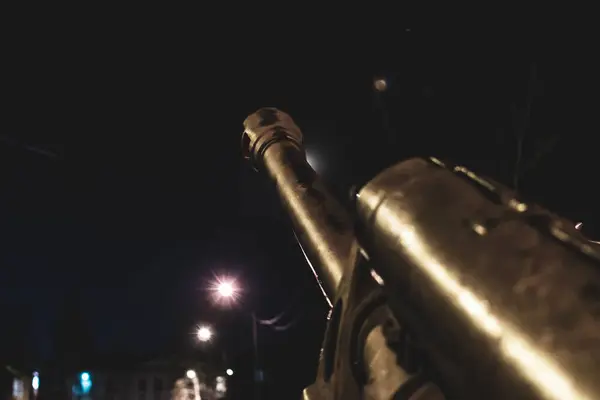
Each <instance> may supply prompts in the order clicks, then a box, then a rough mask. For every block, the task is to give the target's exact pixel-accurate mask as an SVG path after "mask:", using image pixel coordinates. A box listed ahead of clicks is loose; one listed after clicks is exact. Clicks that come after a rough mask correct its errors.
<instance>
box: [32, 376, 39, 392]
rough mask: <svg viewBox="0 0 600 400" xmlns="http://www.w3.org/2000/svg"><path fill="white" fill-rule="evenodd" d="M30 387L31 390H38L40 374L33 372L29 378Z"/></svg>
mask: <svg viewBox="0 0 600 400" xmlns="http://www.w3.org/2000/svg"><path fill="white" fill-rule="evenodd" d="M31 387H32V388H33V390H38V389H39V388H40V376H39V374H38V373H37V372H34V373H33V378H32V379H31Z"/></svg>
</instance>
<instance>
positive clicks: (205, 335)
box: [196, 326, 213, 342]
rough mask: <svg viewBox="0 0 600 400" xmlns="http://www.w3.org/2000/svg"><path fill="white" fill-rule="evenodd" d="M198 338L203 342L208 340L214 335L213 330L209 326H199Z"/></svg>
mask: <svg viewBox="0 0 600 400" xmlns="http://www.w3.org/2000/svg"><path fill="white" fill-rule="evenodd" d="M196 335H197V336H198V340H199V341H201V342H208V341H209V340H210V339H212V337H213V332H212V330H211V329H210V328H209V327H208V326H201V327H199V328H198V332H197V333H196Z"/></svg>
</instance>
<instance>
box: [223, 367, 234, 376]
mask: <svg viewBox="0 0 600 400" xmlns="http://www.w3.org/2000/svg"><path fill="white" fill-rule="evenodd" d="M225 373H226V374H227V375H228V376H231V375H233V370H232V369H231V368H227V370H226V371H225Z"/></svg>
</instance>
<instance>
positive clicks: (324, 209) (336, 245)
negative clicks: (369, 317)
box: [242, 108, 355, 305]
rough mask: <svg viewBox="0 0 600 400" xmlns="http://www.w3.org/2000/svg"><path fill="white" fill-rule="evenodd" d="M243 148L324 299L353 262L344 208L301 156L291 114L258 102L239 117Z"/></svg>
mask: <svg viewBox="0 0 600 400" xmlns="http://www.w3.org/2000/svg"><path fill="white" fill-rule="evenodd" d="M244 128H245V130H244V133H243V135H242V150H243V152H244V154H245V156H246V158H248V159H250V160H251V161H252V164H253V165H254V167H255V168H256V169H264V170H266V172H267V173H268V174H269V175H270V177H271V179H272V180H273V181H274V183H275V186H276V188H277V191H278V192H279V197H280V198H281V201H282V203H283V205H284V207H285V208H286V210H287V212H288V214H289V215H290V217H291V219H292V223H293V226H294V232H295V234H296V237H297V239H298V242H299V244H300V246H301V248H302V251H303V252H304V254H305V256H306V258H307V261H308V263H309V264H310V266H311V268H312V270H313V272H314V274H315V277H316V278H317V281H318V282H319V285H320V286H321V289H322V290H323V292H324V294H325V296H326V298H327V300H328V301H329V304H330V305H331V304H332V301H333V298H334V297H335V295H336V291H337V288H338V286H339V284H340V281H341V279H342V276H343V275H344V271H345V270H347V269H348V268H349V266H350V265H352V263H353V253H354V251H353V249H354V248H355V247H354V244H355V238H354V233H353V226H352V223H351V221H350V218H349V216H348V215H347V214H346V212H345V211H344V208H343V207H342V206H341V204H339V203H338V202H337V201H336V200H335V198H334V197H333V196H332V195H331V194H330V193H329V191H328V190H327V189H326V188H325V186H324V185H323V183H322V182H321V180H320V179H319V177H318V176H317V173H316V172H315V171H314V170H313V169H312V168H311V166H310V165H309V164H308V162H307V161H306V153H305V151H304V148H303V147H302V133H301V131H300V129H299V128H298V126H296V124H295V123H294V121H293V120H292V118H291V117H290V116H289V115H287V114H286V113H283V112H281V111H279V110H277V109H275V108H262V109H260V110H258V111H257V112H255V113H254V114H252V115H250V116H249V117H248V118H246V120H245V121H244Z"/></svg>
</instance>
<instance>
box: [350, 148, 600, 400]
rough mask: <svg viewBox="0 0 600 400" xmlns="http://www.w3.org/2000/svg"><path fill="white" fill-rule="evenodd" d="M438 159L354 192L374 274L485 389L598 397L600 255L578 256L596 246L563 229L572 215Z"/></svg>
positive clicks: (508, 395)
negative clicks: (544, 206)
mask: <svg viewBox="0 0 600 400" xmlns="http://www.w3.org/2000/svg"><path fill="white" fill-rule="evenodd" d="M436 164H437V165H434V164H432V163H428V162H426V161H424V160H419V159H414V160H409V161H406V162H403V163H399V164H397V165H395V166H393V167H391V168H389V169H387V170H385V171H383V172H382V173H381V174H380V175H378V176H377V177H376V178H375V179H373V180H372V181H371V182H369V183H368V184H367V185H366V186H365V187H364V188H363V189H362V190H361V191H360V192H359V193H358V195H357V207H358V216H359V225H362V227H363V229H364V232H363V233H362V234H361V236H360V239H361V244H362V243H365V245H366V247H367V248H368V249H369V255H370V256H371V257H372V258H374V259H375V261H376V262H380V264H379V265H380V267H381V268H380V269H379V270H378V271H377V272H378V273H380V274H381V275H382V278H383V280H384V281H385V282H389V281H393V282H403V288H404V289H403V290H401V289H400V288H398V289H396V288H393V289H394V290H398V291H399V292H402V293H398V296H399V297H403V298H406V299H408V300H409V301H410V302H411V304H414V305H415V313H417V314H418V315H419V317H420V318H422V319H423V320H426V321H427V323H428V325H427V326H429V327H431V328H432V329H437V331H438V332H443V335H444V338H443V339H439V340H438V339H432V340H434V341H435V340H438V342H436V345H435V348H436V349H437V350H439V351H445V354H446V355H448V357H453V356H455V357H458V356H457V354H458V355H460V357H461V359H460V362H461V363H463V365H464V367H465V368H466V370H467V371H468V372H467V373H468V375H469V376H470V378H471V379H472V382H473V384H474V385H475V384H480V385H482V386H483V387H485V386H488V391H487V395H488V397H487V398H493V399H544V400H566V399H570V400H571V399H572V400H592V399H600V263H598V262H596V261H595V260H593V259H592V258H588V257H586V256H585V255H584V254H583V253H584V252H585V253H588V254H591V252H592V251H593V250H590V249H587V247H585V246H588V245H587V244H578V243H581V242H580V241H578V239H577V236H576V234H575V233H574V230H573V232H571V231H569V230H566V229H559V228H560V227H562V226H563V225H564V226H573V224H572V223H567V222H565V223H564V224H563V223H562V221H561V220H560V219H558V218H557V217H556V216H554V215H552V214H550V213H548V212H546V211H545V210H543V209H541V208H540V207H537V206H535V205H526V204H524V203H522V202H519V201H517V200H515V197H514V196H513V195H512V194H511V193H510V191H509V190H507V189H505V188H502V187H500V186H499V185H496V184H491V183H490V182H489V181H485V180H482V179H480V178H479V177H477V176H475V175H474V174H472V173H471V172H470V171H467V172H465V171H466V170H465V171H462V170H461V169H460V168H463V167H457V168H458V169H456V168H454V170H452V169H446V168H443V167H442V165H440V164H439V163H436ZM453 171H454V172H453ZM457 173H459V174H460V173H463V174H464V176H466V177H467V178H468V179H467V180H466V179H464V178H463V177H459V176H457ZM471 175H473V176H471ZM487 192H489V193H491V194H495V195H496V194H497V195H498V198H499V199H500V200H498V201H492V200H490V197H489V196H486V195H485V193H487ZM536 221H537V222H536ZM539 221H542V222H543V221H549V222H548V226H547V227H545V226H543V223H541V225H540V223H539ZM536 224H537V225H536ZM569 224H570V225H569ZM540 226H541V227H540ZM363 239H364V241H363ZM571 244H574V245H575V247H569V246H570V245H571ZM595 255H596V256H597V254H595ZM431 337H433V336H430V338H431Z"/></svg>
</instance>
